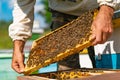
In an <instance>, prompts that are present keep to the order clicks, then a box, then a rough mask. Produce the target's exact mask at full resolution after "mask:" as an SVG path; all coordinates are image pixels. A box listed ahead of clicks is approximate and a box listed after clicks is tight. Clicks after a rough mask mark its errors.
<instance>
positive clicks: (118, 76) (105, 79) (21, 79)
mask: <svg viewBox="0 0 120 80" xmlns="http://www.w3.org/2000/svg"><path fill="white" fill-rule="evenodd" d="M17 80H57V79H48V78H44V77H40V76H18V78H17ZM69 80H120V72H119V73H109V74H102V75H97V76H90V77H87V78H81V79H80V78H79V79H78V78H77V79H69Z"/></svg>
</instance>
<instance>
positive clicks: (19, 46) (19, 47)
mask: <svg viewBox="0 0 120 80" xmlns="http://www.w3.org/2000/svg"><path fill="white" fill-rule="evenodd" d="M13 43H14V49H13V50H14V52H21V53H23V50H24V45H25V42H24V41H22V40H14V42H13Z"/></svg>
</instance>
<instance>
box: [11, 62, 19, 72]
mask: <svg viewBox="0 0 120 80" xmlns="http://www.w3.org/2000/svg"><path fill="white" fill-rule="evenodd" d="M12 68H13V69H14V70H15V71H16V72H18V73H21V72H20V67H19V64H18V63H17V62H12Z"/></svg>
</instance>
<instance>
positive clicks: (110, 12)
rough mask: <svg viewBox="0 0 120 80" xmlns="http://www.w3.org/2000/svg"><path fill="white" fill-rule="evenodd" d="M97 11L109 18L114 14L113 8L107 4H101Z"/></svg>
mask: <svg viewBox="0 0 120 80" xmlns="http://www.w3.org/2000/svg"><path fill="white" fill-rule="evenodd" d="M99 13H100V14H104V15H105V16H108V17H109V18H110V19H112V16H113V14H114V9H113V8H112V7H109V6H107V5H101V6H100V10H99Z"/></svg>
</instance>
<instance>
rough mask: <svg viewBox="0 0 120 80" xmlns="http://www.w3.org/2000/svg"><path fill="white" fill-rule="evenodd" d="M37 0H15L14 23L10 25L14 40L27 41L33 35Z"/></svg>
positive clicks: (11, 35)
mask: <svg viewBox="0 0 120 80" xmlns="http://www.w3.org/2000/svg"><path fill="white" fill-rule="evenodd" d="M35 1H36V0H15V1H14V9H13V23H12V24H11V25H10V26H9V36H10V37H11V38H12V40H13V41H14V40H22V41H26V40H27V39H28V38H30V37H31V35H32V26H33V20H34V5H35Z"/></svg>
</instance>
